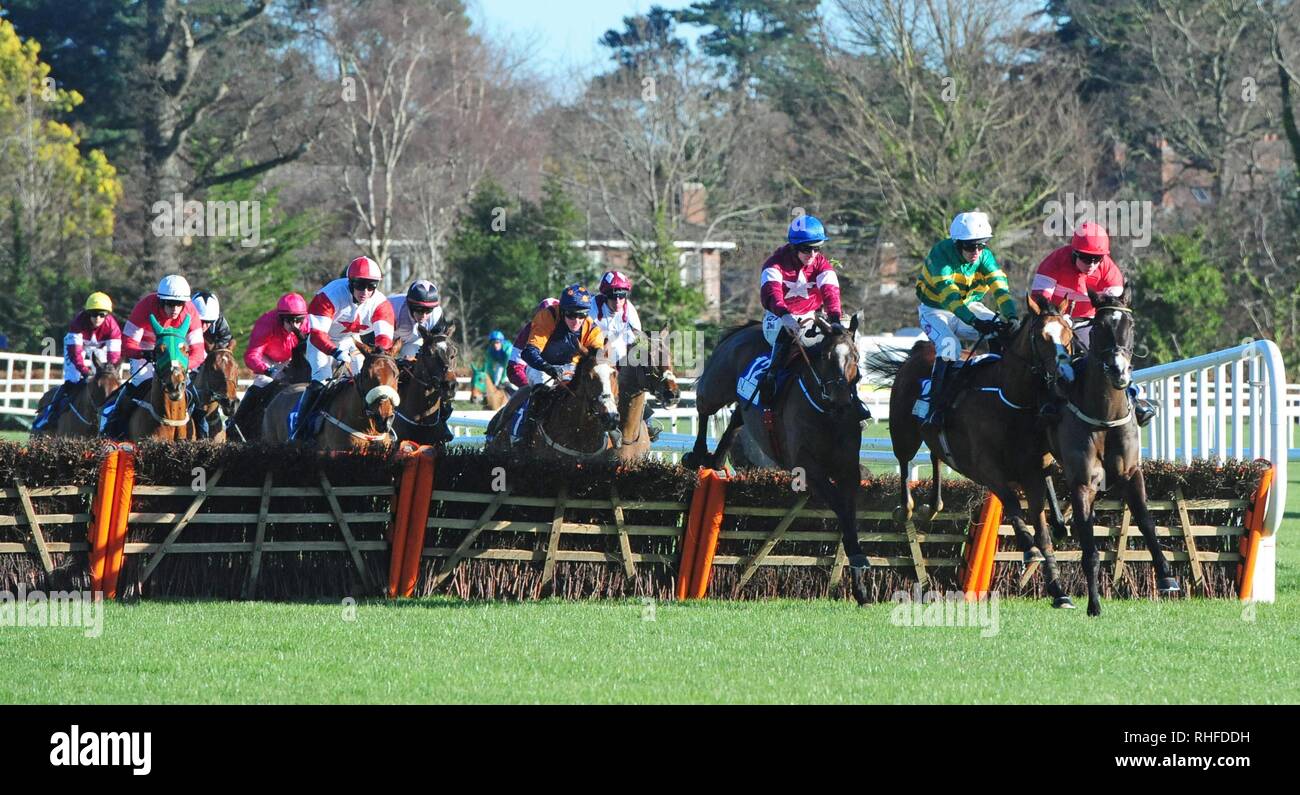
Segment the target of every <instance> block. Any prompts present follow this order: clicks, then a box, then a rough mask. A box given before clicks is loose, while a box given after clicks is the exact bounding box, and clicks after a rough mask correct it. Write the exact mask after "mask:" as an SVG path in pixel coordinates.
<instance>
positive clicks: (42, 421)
mask: <svg viewBox="0 0 1300 795" xmlns="http://www.w3.org/2000/svg"><path fill="white" fill-rule="evenodd" d="M70 391H71V390H70V389H68V382H67V381H64V382H63V383H62V384H59V386H58V388H57V389H55V390H54V394H53V395H51V396H50V402H49V403H46V404H45V408H43V409H41V413H40V414H39V415H37V417H36V419H35V420H33V421H32V430H34V431H39V430H42V429H44V428H48V427H50V426H53V425H54V424H56V423H57V422H58V421H59V415H61V414H62V413H63V404H64V402H65V401H66V399H67V396H68V393H69V392H70Z"/></svg>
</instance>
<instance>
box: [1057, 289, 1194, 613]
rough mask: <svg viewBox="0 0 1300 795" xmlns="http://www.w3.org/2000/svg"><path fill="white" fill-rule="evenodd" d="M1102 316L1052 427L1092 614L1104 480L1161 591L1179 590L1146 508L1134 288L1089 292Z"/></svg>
mask: <svg viewBox="0 0 1300 795" xmlns="http://www.w3.org/2000/svg"><path fill="white" fill-rule="evenodd" d="M1088 295H1089V297H1090V298H1091V299H1092V305H1093V306H1094V307H1096V309H1097V314H1096V316H1095V317H1093V319H1092V320H1091V321H1089V325H1091V327H1092V331H1091V334H1090V336H1091V343H1092V350H1091V352H1090V353H1089V354H1088V359H1087V363H1086V364H1085V365H1084V368H1083V373H1082V375H1081V376H1080V377H1079V378H1078V379H1076V380H1075V382H1074V383H1073V384H1072V385H1071V386H1070V388H1069V389H1068V391H1067V393H1066V394H1067V398H1068V402H1067V403H1066V404H1065V410H1064V411H1062V412H1061V419H1060V421H1059V422H1058V423H1057V424H1056V425H1055V426H1054V427H1051V428H1049V429H1048V434H1047V436H1048V440H1049V442H1050V444H1051V450H1052V454H1053V455H1054V456H1056V459H1057V460H1058V461H1060V462H1061V467H1062V468H1063V469H1064V470H1065V482H1066V488H1067V489H1068V490H1069V493H1070V505H1071V507H1072V508H1073V516H1072V518H1071V528H1072V531H1073V533H1074V536H1075V537H1076V538H1078V539H1079V544H1080V546H1081V547H1082V548H1083V572H1084V576H1085V577H1086V578H1087V581H1088V615H1090V616H1099V615H1101V597H1100V595H1099V594H1098V592H1097V575H1098V569H1099V568H1100V558H1099V556H1098V554H1097V540H1096V538H1094V537H1093V529H1092V527H1093V524H1095V522H1096V516H1095V515H1094V513H1093V504H1094V502H1095V501H1096V499H1097V494H1098V493H1099V492H1100V491H1101V490H1102V488H1103V486H1110V487H1111V488H1115V487H1118V488H1119V490H1120V492H1119V493H1120V494H1121V495H1123V499H1124V503H1125V504H1126V505H1128V508H1129V510H1130V511H1132V513H1133V520H1134V522H1135V523H1136V524H1137V526H1138V529H1140V530H1141V531H1142V539H1143V540H1144V541H1145V542H1146V546H1147V549H1148V550H1149V551H1150V552H1151V562H1152V565H1153V566H1155V571H1156V584H1157V588H1158V590H1159V591H1160V592H1161V593H1176V592H1178V591H1180V590H1181V588H1180V587H1179V585H1178V580H1177V579H1175V578H1174V577H1173V576H1171V574H1170V572H1169V564H1168V562H1167V561H1166V560H1165V555H1164V552H1163V551H1161V549H1160V544H1159V542H1157V540H1156V526H1155V519H1153V518H1152V517H1151V511H1150V510H1148V509H1147V487H1146V481H1145V480H1144V479H1143V476H1142V434H1141V430H1140V429H1139V428H1138V425H1137V422H1136V421H1135V419H1134V416H1133V407H1132V405H1131V404H1130V403H1129V397H1128V392H1127V390H1128V387H1129V385H1130V384H1131V383H1132V382H1133V310H1132V309H1130V308H1129V291H1128V290H1127V289H1125V291H1124V294H1123V295H1121V296H1118V297H1113V296H1101V295H1096V294H1095V293H1092V292H1089V294H1088Z"/></svg>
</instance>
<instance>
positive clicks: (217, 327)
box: [192, 290, 235, 351]
mask: <svg viewBox="0 0 1300 795" xmlns="http://www.w3.org/2000/svg"><path fill="white" fill-rule="evenodd" d="M192 300H193V302H194V308H195V309H197V310H198V312H199V320H201V321H203V344H204V345H205V346H206V347H207V349H208V350H210V351H215V350H217V349H218V348H225V349H227V350H233V349H234V348H233V346H234V341H235V335H234V334H233V333H231V331H230V324H229V323H227V322H226V316H225V315H223V314H221V302H220V301H218V300H217V296H216V295H214V294H213V293H211V292H209V291H207V290H195V291H194V298H193V299H192Z"/></svg>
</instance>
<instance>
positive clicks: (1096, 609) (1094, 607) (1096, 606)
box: [1088, 602, 1101, 618]
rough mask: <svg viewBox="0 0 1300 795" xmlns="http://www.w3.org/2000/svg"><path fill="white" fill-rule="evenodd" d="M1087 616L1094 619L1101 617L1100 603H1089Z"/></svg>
mask: <svg viewBox="0 0 1300 795" xmlns="http://www.w3.org/2000/svg"><path fill="white" fill-rule="evenodd" d="M1088 615H1089V616H1091V617H1092V618H1096V617H1097V616H1099V615H1101V602H1097V603H1093V602H1089V603H1088Z"/></svg>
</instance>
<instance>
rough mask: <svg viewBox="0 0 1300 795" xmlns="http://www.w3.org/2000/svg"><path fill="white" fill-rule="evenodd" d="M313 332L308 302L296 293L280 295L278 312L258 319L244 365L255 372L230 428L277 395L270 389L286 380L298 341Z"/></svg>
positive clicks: (268, 313) (229, 424) (277, 304)
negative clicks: (289, 363) (285, 375)
mask: <svg viewBox="0 0 1300 795" xmlns="http://www.w3.org/2000/svg"><path fill="white" fill-rule="evenodd" d="M310 333H311V324H310V323H308V322H307V301H306V299H304V298H303V297H302V296H301V295H298V294H297V293H286V294H285V295H283V296H281V297H280V300H279V301H278V302H277V303H276V305H275V309H272V310H271V311H270V312H267V313H266V314H264V315H262V316H261V317H259V318H258V319H257V322H256V323H254V324H253V333H252V334H251V335H250V336H249V338H248V349H247V350H245V351H244V364H245V365H246V366H247V367H248V369H249V370H252V371H253V375H254V378H253V383H252V385H251V386H250V387H249V388H248V391H247V392H245V393H244V399H243V400H241V401H240V402H239V406H238V407H237V408H236V409H235V413H234V415H233V416H231V418H230V420H229V421H228V422H227V425H226V427H227V428H228V429H229V428H232V427H234V426H235V425H238V424H239V423H240V422H242V421H243V420H244V419H245V418H247V417H249V416H250V415H251V413H252V412H253V409H254V408H260V407H261V406H262V405H263V404H264V403H265V401H266V399H267V398H269V397H271V396H272V395H273V394H274V393H275V392H276V390H274V389H269V388H268V387H270V386H271V385H272V384H273V383H275V382H276V381H282V380H283V379H284V374H285V372H286V371H285V369H284V367H285V365H286V364H288V362H289V360H290V359H292V358H293V349H294V348H295V347H297V345H298V340H299V339H300V337H301V338H305V337H306V336H307V335H308V334H310Z"/></svg>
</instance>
